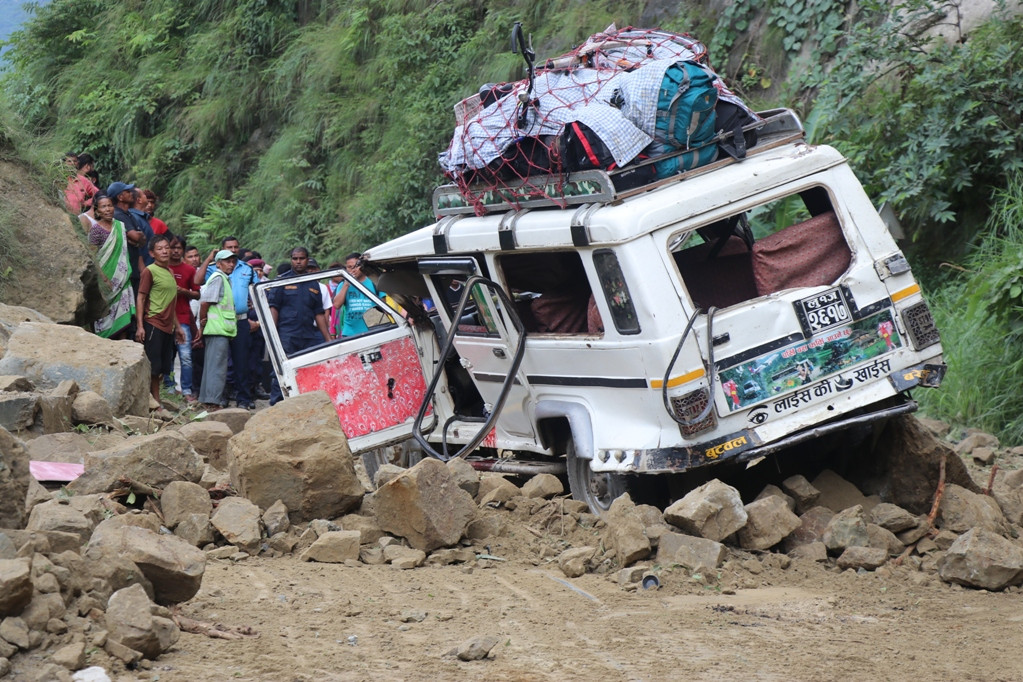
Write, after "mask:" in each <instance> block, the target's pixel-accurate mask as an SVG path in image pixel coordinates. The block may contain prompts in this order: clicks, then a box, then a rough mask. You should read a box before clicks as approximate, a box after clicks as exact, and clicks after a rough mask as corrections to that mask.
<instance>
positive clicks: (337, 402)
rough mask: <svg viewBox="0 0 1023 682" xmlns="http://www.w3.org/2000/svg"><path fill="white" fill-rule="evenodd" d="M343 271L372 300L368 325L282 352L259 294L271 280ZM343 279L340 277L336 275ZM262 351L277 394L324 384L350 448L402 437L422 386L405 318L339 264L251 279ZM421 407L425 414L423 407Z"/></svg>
mask: <svg viewBox="0 0 1023 682" xmlns="http://www.w3.org/2000/svg"><path fill="white" fill-rule="evenodd" d="M337 276H341V277H343V278H344V279H345V280H346V281H347V282H348V283H349V284H350V285H351V286H353V287H355V288H357V289H358V290H359V291H361V292H362V293H363V294H365V295H366V296H367V297H369V299H370V300H371V301H373V303H374V304H375V305H376V307H375V308H372V309H370V310H368V311H367V312H366V313H365V314H364V315H363V317H364V319H365V321H366V326H367V327H369V331H368V332H365V333H363V334H358V335H356V336H352V337H348V338H344V339H338V340H332V341H329V342H324V343H321V344H319V345H316V346H313V347H311V348H307V349H305V350H302V351H299V352H297V353H293V354H292V355H291V356H290V357H289V356H287V355H286V354H285V353H284V351H283V347H282V344H281V339H280V335H279V334H278V330H277V328H276V326H275V325H274V324H273V317H272V316H271V313H270V305H269V302H268V299H267V294H268V293H269V292H270V291H272V290H273V289H274V288H275V287H283V286H294V285H296V284H302V283H306V282H314V281H316V282H318V281H324V280H326V279H329V278H331V277H337ZM342 284H343V282H342ZM251 295H252V301H253V305H254V306H255V309H256V314H257V315H259V319H260V322H261V325H260V326H261V327H262V330H263V336H264V338H265V339H266V345H267V350H268V353H269V356H270V360H271V362H272V363H273V368H274V372H275V373H276V374H277V380H278V381H279V382H280V385H281V390H282V392H283V393H284V395H285V397H287V396H294V395H298V394H299V393H309V392H310V391H326V392H327V395H329V396H330V399H331V401H332V402H333V403H334V407H335V408H336V409H337V414H338V418H339V419H340V421H341V427H342V428H343V429H344V432H345V435H346V436H347V437H348V445H349V447H351V449H352V452H353V453H361V452H365V451H367V450H370V449H373V448H376V447H379V446H381V445H386V444H388V443H393V442H397V441H401V440H405V439H407V438H409V437H410V436H411V433H412V422H413V420H414V418H415V416H416V414H417V413H418V411H419V407H420V404H421V403H422V401H423V397H424V395H425V393H426V381H425V379H424V378H423V369H422V366H421V364H420V357H419V352H418V350H417V348H416V344H415V342H414V341H413V339H412V331H411V328H410V326H409V323H408V322H406V321H405V319H404V318H403V317H402V316H401V314H400V313H398V312H397V311H395V310H394V309H392V308H391V307H389V306H388V305H387V304H386V303H385V302H384V301H383V299H382V298H381V297H380V296H378V295H376V294H374V293H373V292H372V291H370V290H368V289H367V288H366V287H365V286H363V285H362V284H360V283H359V282H358V281H356V280H355V279H354V278H353V277H352V276H351V275H349V274H348V273H347V272H346V271H345V270H326V271H321V272H316V273H311V274H308V275H300V276H296V277H289V278H285V279H277V280H272V281H269V282H261V283H259V284H255V285H253V287H252V290H251ZM427 414H429V415H431V416H430V418H431V419H432V414H431V412H430V411H429V408H428V412H427Z"/></svg>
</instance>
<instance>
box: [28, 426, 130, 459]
mask: <svg viewBox="0 0 1023 682" xmlns="http://www.w3.org/2000/svg"><path fill="white" fill-rule="evenodd" d="M123 441H124V436H122V435H121V434H119V433H117V432H113V431H112V432H109V433H107V432H96V433H90V434H89V435H88V436H86V435H85V434H83V433H77V432H74V431H69V432H65V433H49V434H46V435H43V436H39V437H38V438H33V439H32V440H30V441H27V442H26V443H25V449H26V450H28V458H29V459H30V460H32V461H34V462H70V463H73V464H85V455H86V454H88V453H90V452H95V451H97V450H103V449H105V448H111V447H115V446H117V445H120V444H121V443H122V442H123Z"/></svg>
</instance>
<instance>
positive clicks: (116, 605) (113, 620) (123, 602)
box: [106, 585, 181, 659]
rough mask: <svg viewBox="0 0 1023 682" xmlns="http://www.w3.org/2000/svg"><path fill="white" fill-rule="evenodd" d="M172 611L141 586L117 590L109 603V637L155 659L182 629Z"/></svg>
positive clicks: (107, 615) (107, 618)
mask: <svg viewBox="0 0 1023 682" xmlns="http://www.w3.org/2000/svg"><path fill="white" fill-rule="evenodd" d="M169 616H170V614H169V613H168V612H167V610H166V609H163V608H161V607H159V606H157V605H156V604H154V603H153V602H151V601H150V600H149V597H148V596H147V595H146V591H145V590H143V589H142V587H141V586H140V585H133V586H131V587H126V588H124V589H121V590H118V591H117V592H115V593H114V594H112V595H111V596H110V601H109V602H108V603H107V610H106V624H107V630H108V631H109V635H108V636H109V637H110V638H111V639H114V640H115V641H118V642H120V643H121V644H123V645H124V646H126V647H128V648H130V649H134V650H135V651H138V652H139V653H140V654H142V655H143V656H144V657H146V658H149V659H153V658H156V657H157V656H159V655H160V654H162V653H163V652H164V651H166V650H167V649H169V648H171V646H173V645H174V643H175V642H177V641H178V638H179V637H180V636H181V631H180V630H179V629H178V626H177V625H175V624H174V621H173V620H171V619H170V617H169Z"/></svg>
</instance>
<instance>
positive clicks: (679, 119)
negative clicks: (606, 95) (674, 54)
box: [612, 59, 718, 178]
mask: <svg viewBox="0 0 1023 682" xmlns="http://www.w3.org/2000/svg"><path fill="white" fill-rule="evenodd" d="M716 78H717V76H715V74H714V72H713V71H711V70H710V69H708V68H706V67H703V66H701V65H700V64H697V63H696V62H692V61H681V60H673V59H660V60H657V61H654V62H650V63H649V64H645V65H644V66H642V67H640V68H639V69H637V70H635V71H633V72H631V73H628V74H625V76H624V77H623V78H622V83H621V86H620V87H619V89H618V92H617V93H615V98H613V99H612V104H617V105H618V106H619V107H620V108H621V110H622V113H623V114H625V116H626V117H627V118H628V119H629V120H631V121H633V122H634V123H635V124H636V125H637V126H638V127H639V128H640V130H642V131H643V132H645V133H647V134H648V135H650V136H651V137H652V138H653V140H654V141H653V142H652V143H651V144H650V145H649V146H648V147H647V148H646V149H644V150H643V153H644V154H646V155H647V156H649V157H650V158H652V159H658V157H663V156H665V155H671V154H673V156H668V157H667V158H662V159H660V160H658V161H656V162H655V163H654V166H655V167H656V169H657V177H658V178H666V177H668V176H671V175H675V174H676V173H679V172H681V171H685V170H690V169H692V168H698V167H700V166H703V165H705V164H708V163H710V162H711V161H714V159H716V158H717V154H718V150H717V145H715V144H712V143H711V141H712V140H713V139H714V137H715V134H716V129H715V114H714V107H715V106H716V105H717V102H718V89H717V88H716V87H715V86H714V81H715V79H716Z"/></svg>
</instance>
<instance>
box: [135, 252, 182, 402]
mask: <svg viewBox="0 0 1023 682" xmlns="http://www.w3.org/2000/svg"><path fill="white" fill-rule="evenodd" d="M170 253H171V250H170V240H169V239H168V238H167V235H166V234H158V235H156V236H155V237H153V238H152V240H150V242H149V255H150V256H151V257H152V258H153V263H152V264H151V265H148V266H146V267H145V269H143V270H142V274H141V276H140V277H139V293H138V300H137V301H136V304H137V305H136V308H135V323H136V325H137V327H138V329H137V331H136V332H135V340H136V341H138V342H139V343H142V344H144V345H145V349H146V357H148V358H149V364H150V372H149V375H150V381H149V390H150V393H151V394H152V396H153V399H154V400H156V402H157V403H159V402H160V378H161V376H163V375H164V374H169V373H170V372H171V370H173V368H174V344H175V342H177V343H182V342H183V341H184V340H185V334H184V332H183V331H182V329H181V324H180V323H179V322H178V316H177V314H176V312H175V306H174V304H175V301H176V300H177V298H178V287H177V283H176V282H175V281H174V273H172V272H171V271H170V269H169V267H168V266H169V265H170Z"/></svg>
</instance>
